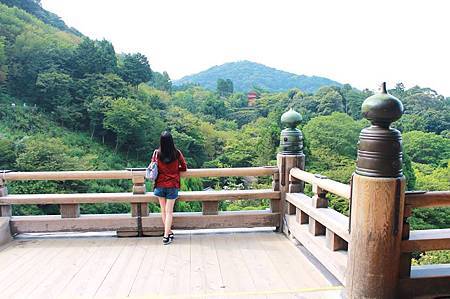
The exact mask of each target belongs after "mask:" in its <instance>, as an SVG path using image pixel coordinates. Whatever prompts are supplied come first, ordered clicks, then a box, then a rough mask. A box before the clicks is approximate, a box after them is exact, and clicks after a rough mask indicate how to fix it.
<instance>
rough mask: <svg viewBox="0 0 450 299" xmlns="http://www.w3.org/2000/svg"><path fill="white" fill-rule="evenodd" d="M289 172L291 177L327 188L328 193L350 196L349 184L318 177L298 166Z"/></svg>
mask: <svg viewBox="0 0 450 299" xmlns="http://www.w3.org/2000/svg"><path fill="white" fill-rule="evenodd" d="M290 174H291V175H292V176H293V177H295V178H297V179H299V180H301V181H304V182H306V183H308V184H311V185H317V186H318V187H320V188H322V189H324V190H327V191H328V192H330V193H333V194H336V195H339V196H341V197H344V198H347V199H349V198H350V185H346V184H342V183H339V182H336V181H333V180H330V179H326V178H320V177H317V176H315V175H314V174H312V173H309V172H306V171H303V170H301V169H299V168H294V169H292V170H291V171H290Z"/></svg>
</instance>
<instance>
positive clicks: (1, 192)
mask: <svg viewBox="0 0 450 299" xmlns="http://www.w3.org/2000/svg"><path fill="white" fill-rule="evenodd" d="M144 175H145V173H144V171H142V170H137V171H136V170H125V171H62V172H4V173H0V211H1V216H12V215H11V214H12V213H11V211H12V209H11V206H12V205H17V204H58V205H60V212H61V215H60V216H59V215H56V216H49V215H46V216H21V217H18V216H16V217H12V218H11V221H10V225H11V230H12V232H13V233H26V232H56V231H104V230H115V231H118V233H119V234H120V235H134V234H136V233H138V234H140V235H145V234H154V232H158V231H159V232H160V231H161V230H162V222H161V219H160V215H159V214H157V213H151V214H149V212H148V207H147V203H148V202H157V197H156V196H154V195H153V193H152V192H146V190H145V178H144ZM270 175H272V176H273V180H274V183H273V185H274V188H273V189H265V190H221V191H191V192H180V197H179V200H181V201H201V202H202V212H201V213H175V215H174V223H173V227H174V228H175V229H201V228H225V227H261V226H274V227H278V226H279V223H280V213H279V207H278V206H277V204H279V202H280V191H275V190H277V189H276V185H277V177H278V176H277V175H278V168H276V167H249V168H214V169H191V170H188V171H186V172H183V173H182V176H183V177H229V176H270ZM93 179H95V180H102V179H131V180H132V182H133V192H125V193H75V194H12V195H10V194H8V192H7V189H6V182H9V181H19V180H20V181H22V180H56V181H64V180H93ZM253 199H270V200H271V207H272V209H271V210H268V211H237V212H219V211H218V204H219V201H222V200H253ZM115 202H125V203H131V217H130V215H129V214H114V215H80V207H79V205H80V204H84V203H115Z"/></svg>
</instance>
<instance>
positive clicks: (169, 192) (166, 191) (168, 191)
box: [153, 187, 178, 199]
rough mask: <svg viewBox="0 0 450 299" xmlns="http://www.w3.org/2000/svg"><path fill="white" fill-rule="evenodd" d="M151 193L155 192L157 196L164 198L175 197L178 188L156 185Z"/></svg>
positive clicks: (176, 196)
mask: <svg viewBox="0 0 450 299" xmlns="http://www.w3.org/2000/svg"><path fill="white" fill-rule="evenodd" d="M153 194H155V195H156V196H158V197H164V198H165V199H177V198H178V188H164V187H161V188H160V187H156V188H155V189H154V190H153Z"/></svg>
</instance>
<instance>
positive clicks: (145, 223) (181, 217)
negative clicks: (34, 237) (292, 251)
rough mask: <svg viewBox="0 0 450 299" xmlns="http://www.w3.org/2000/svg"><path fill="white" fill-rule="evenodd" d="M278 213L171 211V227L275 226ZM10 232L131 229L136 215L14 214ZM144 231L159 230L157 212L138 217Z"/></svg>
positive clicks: (278, 218)
mask: <svg viewBox="0 0 450 299" xmlns="http://www.w3.org/2000/svg"><path fill="white" fill-rule="evenodd" d="M279 221H280V214H279V213H270V212H266V211H239V212H219V215H209V216H207V215H202V214H201V213H174V220H173V229H207V228H237V227H276V226H279ZM10 224H11V230H12V231H13V232H14V233H43V232H80V231H118V230H120V231H133V230H136V228H137V218H136V217H130V215H129V214H115V215H81V216H80V217H79V218H61V217H60V216H14V217H12V218H11V221H10ZM142 227H143V230H144V231H161V230H162V229H163V225H162V221H161V215H160V214H159V213H152V214H151V215H150V216H148V217H142Z"/></svg>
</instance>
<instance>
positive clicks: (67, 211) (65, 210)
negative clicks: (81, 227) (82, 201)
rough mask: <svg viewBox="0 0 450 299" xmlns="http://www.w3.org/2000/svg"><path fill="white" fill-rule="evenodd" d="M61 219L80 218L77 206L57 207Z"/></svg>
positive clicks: (78, 206) (64, 205)
mask: <svg viewBox="0 0 450 299" xmlns="http://www.w3.org/2000/svg"><path fill="white" fill-rule="evenodd" d="M59 211H60V214H61V218H78V217H80V205H79V204H63V205H59Z"/></svg>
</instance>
